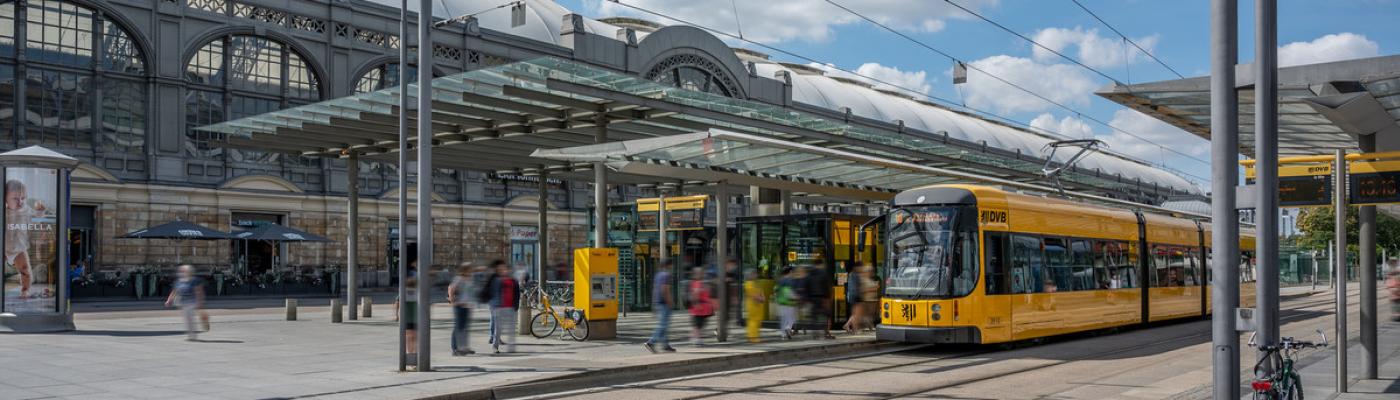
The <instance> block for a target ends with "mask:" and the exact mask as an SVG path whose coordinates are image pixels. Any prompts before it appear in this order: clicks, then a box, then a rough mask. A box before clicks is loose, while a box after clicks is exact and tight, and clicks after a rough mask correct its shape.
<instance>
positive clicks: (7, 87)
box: [0, 64, 18, 146]
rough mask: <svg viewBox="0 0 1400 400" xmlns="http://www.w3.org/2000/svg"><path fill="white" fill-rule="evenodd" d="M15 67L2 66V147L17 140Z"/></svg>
mask: <svg viewBox="0 0 1400 400" xmlns="http://www.w3.org/2000/svg"><path fill="white" fill-rule="evenodd" d="M16 115H18V113H16V112H15V67H14V66H13V65H9V64H0V146H10V145H13V144H14V140H15V116H16Z"/></svg>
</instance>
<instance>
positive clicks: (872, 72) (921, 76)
mask: <svg viewBox="0 0 1400 400" xmlns="http://www.w3.org/2000/svg"><path fill="white" fill-rule="evenodd" d="M807 65H808V66H812V67H816V68H821V69H823V70H826V74H827V75H828V76H840V77H846V78H851V79H855V80H858V81H862V82H866V83H869V84H871V85H873V86H875V87H876V88H881V89H889V90H895V91H900V92H913V95H915V96H918V95H926V94H929V93H933V83H932V81H930V80H929V79H928V72H927V71H901V70H900V69H899V68H895V67H887V66H884V65H881V64H880V63H865V64H861V65H860V68H856V70H855V72H856V73H855V74H851V73H849V72H846V71H842V70H840V69H837V68H836V67H835V66H833V65H831V64H817V63H808V64H807ZM867 76H868V77H871V78H875V79H873V80H872V79H868V78H866V77H867ZM882 82H888V84H886V83H882Z"/></svg>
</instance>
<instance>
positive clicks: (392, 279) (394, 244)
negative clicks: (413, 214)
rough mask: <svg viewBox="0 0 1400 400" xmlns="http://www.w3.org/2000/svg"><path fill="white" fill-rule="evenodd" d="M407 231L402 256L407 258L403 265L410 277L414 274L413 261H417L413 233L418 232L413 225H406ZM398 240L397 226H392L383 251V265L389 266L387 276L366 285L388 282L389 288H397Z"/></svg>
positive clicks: (416, 244)
mask: <svg viewBox="0 0 1400 400" xmlns="http://www.w3.org/2000/svg"><path fill="white" fill-rule="evenodd" d="M408 229H409V237H408V242H407V243H404V249H403V251H404V253H406V254H404V255H403V256H405V257H408V259H407V260H405V263H404V265H407V266H409V270H408V271H409V273H410V276H412V275H411V274H413V273H414V271H413V263H414V262H415V261H418V241H417V240H416V239H417V236H416V235H415V232H418V230H417V227H415V226H414V224H408ZM399 238H400V236H399V228H398V224H394V225H393V226H392V227H391V228H389V243H388V248H386V249H384V254H385V255H386V259H385V260H384V263H385V265H388V266H389V268H388V271H389V276H388V277H385V279H378V277H377V276H376V277H375V279H376V280H377V281H376V282H367V285H370V286H379V284H380V282H389V286H392V287H398V286H399Z"/></svg>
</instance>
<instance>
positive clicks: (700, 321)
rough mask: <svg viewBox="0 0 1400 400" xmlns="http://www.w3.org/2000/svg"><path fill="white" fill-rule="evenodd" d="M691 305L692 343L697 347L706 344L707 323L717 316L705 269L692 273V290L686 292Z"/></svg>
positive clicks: (697, 269) (694, 270) (695, 269)
mask: <svg viewBox="0 0 1400 400" xmlns="http://www.w3.org/2000/svg"><path fill="white" fill-rule="evenodd" d="M686 296H687V299H689V303H690V307H689V308H690V324H691V329H690V341H691V343H694V344H695V345H696V346H701V345H703V344H704V339H702V338H703V337H704V333H703V332H704V330H705V321H706V320H708V319H710V317H711V316H713V315H715V299H714V297H713V296H712V295H711V293H710V284H709V282H706V281H705V269H704V268H699V267H696V268H694V269H692V270H691V272H690V288H689V290H686Z"/></svg>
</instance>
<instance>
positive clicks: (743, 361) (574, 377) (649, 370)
mask: <svg viewBox="0 0 1400 400" xmlns="http://www.w3.org/2000/svg"><path fill="white" fill-rule="evenodd" d="M907 345H908V344H907V343H896V342H884V341H876V340H874V339H871V340H868V341H860V342H854V343H840V344H832V345H824V346H811V347H802V348H794V349H783V350H776V351H765V352H756V353H746V354H735V355H728V356H721V357H712V358H703V359H693V360H677V361H667V362H662V363H657V364H642V365H630V366H626V367H618V368H607V369H600V370H595V371H587V372H579V373H576V374H568V375H563V376H557V377H551V378H545V379H540V380H533V381H529V382H522V383H516V384H507V385H502V386H497V387H492V388H484V389H477V390H471V391H466V392H460V393H452V394H445V395H437V396H429V397H422V398H420V400H495V399H509V398H519V397H527V396H538V395H544V394H550V393H561V392H569V391H574V390H579V389H587V388H593V387H603V386H613V385H620V384H626V383H636V382H644V381H654V380H660V379H670V378H678V377H683V376H690V375H699V374H706V373H714V372H721V371H726V370H730V369H735V368H736V367H744V368H750V367H758V366H764V365H771V364H779V363H792V362H801V361H808V360H816V359H822V358H829V357H835V356H845V355H851V354H856V353H863V352H872V351H880V350H886V349H890V348H895V347H901V346H907Z"/></svg>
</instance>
